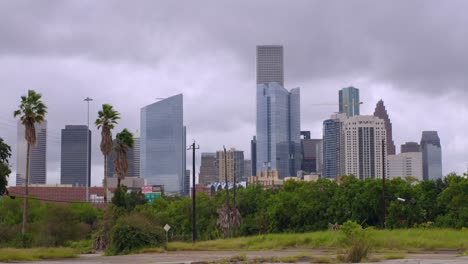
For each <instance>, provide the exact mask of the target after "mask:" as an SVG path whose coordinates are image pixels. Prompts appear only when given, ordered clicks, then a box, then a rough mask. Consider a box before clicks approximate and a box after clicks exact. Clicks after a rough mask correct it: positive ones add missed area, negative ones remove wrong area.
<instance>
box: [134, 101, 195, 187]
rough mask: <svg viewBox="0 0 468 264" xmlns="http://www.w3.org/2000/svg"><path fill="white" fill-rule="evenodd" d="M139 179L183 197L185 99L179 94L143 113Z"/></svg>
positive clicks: (151, 106)
mask: <svg viewBox="0 0 468 264" xmlns="http://www.w3.org/2000/svg"><path fill="white" fill-rule="evenodd" d="M140 119H141V120H140V131H141V136H140V142H141V146H140V175H141V177H142V178H144V179H145V180H146V184H148V185H164V190H165V192H167V193H177V194H182V193H183V191H184V181H185V180H184V179H185V158H186V144H185V127H184V114H183V97H182V94H178V95H175V96H172V97H169V98H166V99H164V100H161V101H159V102H156V103H153V104H150V105H147V106H145V107H143V108H142V109H141V116H140Z"/></svg>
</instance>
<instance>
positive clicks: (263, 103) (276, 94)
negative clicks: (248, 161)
mask: <svg viewBox="0 0 468 264" xmlns="http://www.w3.org/2000/svg"><path fill="white" fill-rule="evenodd" d="M256 140H257V144H256V148H257V152H256V153H257V155H256V159H257V166H256V167H257V168H256V169H257V171H269V170H277V171H278V173H279V176H280V178H284V177H288V176H295V175H296V172H297V171H298V170H300V166H301V141H300V89H299V88H295V89H291V91H288V90H286V89H285V88H283V87H282V86H281V85H280V84H278V83H276V82H272V83H266V84H259V85H258V87H257V138H256Z"/></svg>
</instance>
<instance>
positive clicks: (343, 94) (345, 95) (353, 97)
mask: <svg viewBox="0 0 468 264" xmlns="http://www.w3.org/2000/svg"><path fill="white" fill-rule="evenodd" d="M338 98H339V102H338V104H339V111H340V113H345V114H346V115H347V116H348V117H352V116H355V115H359V114H360V106H361V101H360V100H359V89H357V88H355V87H352V86H351V87H346V88H343V89H341V90H340V91H339V92H338Z"/></svg>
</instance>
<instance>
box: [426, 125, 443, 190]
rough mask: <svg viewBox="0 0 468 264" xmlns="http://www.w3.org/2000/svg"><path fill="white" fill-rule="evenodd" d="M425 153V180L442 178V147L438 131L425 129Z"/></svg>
mask: <svg viewBox="0 0 468 264" xmlns="http://www.w3.org/2000/svg"><path fill="white" fill-rule="evenodd" d="M421 152H422V155H423V180H426V181H427V180H437V179H441V178H442V149H441V146H440V138H439V135H438V134H437V131H423V132H422V138H421Z"/></svg>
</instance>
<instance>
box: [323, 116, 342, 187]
mask: <svg viewBox="0 0 468 264" xmlns="http://www.w3.org/2000/svg"><path fill="white" fill-rule="evenodd" d="M346 119H347V115H346V114H345V113H341V114H334V115H332V116H331V117H330V119H327V120H325V121H323V139H322V145H321V148H322V153H323V154H322V157H321V160H322V168H321V170H322V171H321V175H322V177H323V178H336V177H338V176H342V175H344V174H345V164H344V160H345V156H344V154H345V151H344V136H343V124H344V122H345V121H346Z"/></svg>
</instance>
